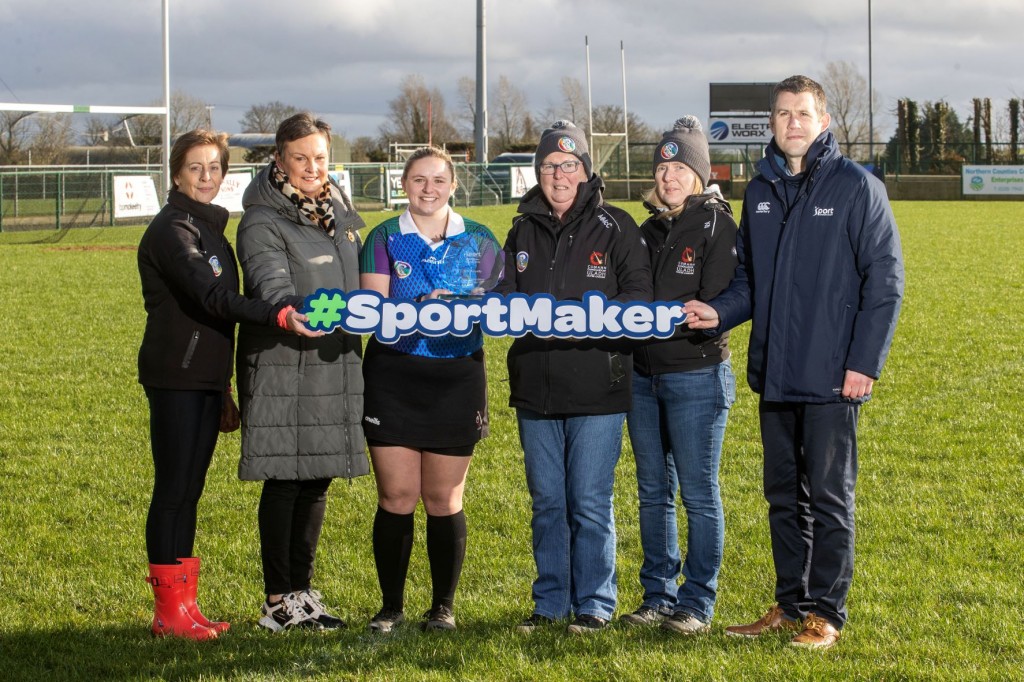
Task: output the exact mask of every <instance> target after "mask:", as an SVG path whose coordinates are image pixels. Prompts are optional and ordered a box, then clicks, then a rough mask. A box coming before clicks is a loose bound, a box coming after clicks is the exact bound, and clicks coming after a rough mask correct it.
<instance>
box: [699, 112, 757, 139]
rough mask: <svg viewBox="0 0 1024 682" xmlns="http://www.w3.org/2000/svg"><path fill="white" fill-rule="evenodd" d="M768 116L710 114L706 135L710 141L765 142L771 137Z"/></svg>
mask: <svg viewBox="0 0 1024 682" xmlns="http://www.w3.org/2000/svg"><path fill="white" fill-rule="evenodd" d="M770 120H771V119H770V117H768V116H728V117H722V116H712V117H711V118H710V119H709V120H708V137H709V138H711V141H712V142H735V143H737V144H740V143H758V144H767V143H768V140H770V139H772V131H771V130H770V129H769V127H768V125H769V121H770Z"/></svg>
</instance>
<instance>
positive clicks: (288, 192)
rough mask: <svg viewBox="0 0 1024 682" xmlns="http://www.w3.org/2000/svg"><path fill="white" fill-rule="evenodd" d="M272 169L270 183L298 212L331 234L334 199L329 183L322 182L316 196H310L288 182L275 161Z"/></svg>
mask: <svg viewBox="0 0 1024 682" xmlns="http://www.w3.org/2000/svg"><path fill="white" fill-rule="evenodd" d="M272 171H273V172H271V174H270V182H271V184H272V185H274V187H276V188H278V189H279V190H281V193H282V194H284V195H285V196H286V197H288V198H289V199H290V200H291V202H292V203H293V204H295V205H296V206H297V207H298V209H299V213H301V214H302V215H304V216H306V217H307V218H309V220H310V221H311V222H312V223H313V224H314V225H318V226H319V227H320V228H321V229H322V230H323V231H324V232H326V233H327V234H329V235H332V236H333V235H334V201H333V200H332V199H331V183H329V182H327V183H324V186H323V187H321V188H320V191H319V192H318V193H317V194H316V196H313V197H310V196H307V195H305V194H303V192H302V190H300V189H298V188H297V187H293V186H292V185H291V183H289V182H288V176H287V175H285V173H284V171H283V170H281V167H280V166H278V165H277V163H276V162H274V167H273V169H272Z"/></svg>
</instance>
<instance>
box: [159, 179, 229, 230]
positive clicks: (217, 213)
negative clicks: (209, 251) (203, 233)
mask: <svg viewBox="0 0 1024 682" xmlns="http://www.w3.org/2000/svg"><path fill="white" fill-rule="evenodd" d="M167 203H168V204H170V205H171V206H174V207H175V208H178V209H181V210H182V211H185V212H187V213H189V214H190V215H194V216H195V217H197V218H199V219H200V220H202V221H203V222H204V223H206V224H207V225H209V226H210V227H212V228H213V229H214V231H216V232H218V233H220V234H224V228H225V227H227V224H228V218H229V217H230V215H231V214H230V213H228V210H227V209H226V208H224V207H223V206H218V205H217V204H204V203H202V202H200V201H196V200H195V199H193V198H192V197H190V196H188V195H187V194H184V193H182V192H179V191H178V190H177V189H171V191H169V192H168V193H167Z"/></svg>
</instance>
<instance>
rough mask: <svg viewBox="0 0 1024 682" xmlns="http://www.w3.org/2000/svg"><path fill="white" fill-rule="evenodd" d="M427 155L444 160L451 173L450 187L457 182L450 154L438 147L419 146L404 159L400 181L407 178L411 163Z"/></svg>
mask: <svg viewBox="0 0 1024 682" xmlns="http://www.w3.org/2000/svg"><path fill="white" fill-rule="evenodd" d="M427 157H433V158H435V159H441V160H442V161H444V165H446V166H448V172H449V173H451V174H452V187H455V186H457V185H458V184H459V181H458V179H457V178H456V177H455V163H454V162H453V161H452V157H451V155H450V154H449V153H448V152H446V151H445V150H443V149H441V148H440V147H433V146H431V147H420V148H419V149H417V150H416V151H414V152H413V153H412V154H410V155H409V158H408V159H406V160H405V167H404V168H403V169H402V182H405V181H406V180H407V179H408V178H409V169H410V168H412V165H413V164H414V163H416V162H417V161H419V160H420V159H425V158H427Z"/></svg>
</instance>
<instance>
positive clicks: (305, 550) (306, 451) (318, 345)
mask: <svg viewBox="0 0 1024 682" xmlns="http://www.w3.org/2000/svg"><path fill="white" fill-rule="evenodd" d="M276 143H277V153H276V154H275V156H274V159H275V160H274V161H272V162H271V163H270V164H269V165H268V166H267V167H266V168H264V169H263V170H262V171H260V173H259V175H257V177H256V178H255V179H254V180H253V181H252V182H251V183H250V184H249V187H248V188H247V189H246V191H245V194H244V196H243V199H242V201H243V205H244V206H245V215H244V216H243V217H242V221H241V223H240V224H239V226H238V256H239V260H240V262H241V265H242V271H243V273H244V278H245V292H246V294H247V295H248V296H252V297H255V298H261V299H264V300H266V301H270V302H271V303H273V302H275V301H277V300H279V299H281V298H283V297H286V296H293V295H299V296H306V295H308V294H311V293H314V292H315V291H316V290H317V289H318V288H337V289H344V290H346V291H349V290H353V289H358V288H359V262H358V255H359V247H360V240H359V236H358V235H357V234H356V230H357V229H359V228H360V227H363V225H364V223H363V221H362V219H361V218H360V217H359V215H358V214H357V213H356V212H355V210H354V209H353V208H352V203H351V201H350V200H349V198H348V197H347V196H345V194H344V193H343V192H342V191H341V190H340V188H339V187H337V186H336V185H334V184H333V183H331V182H330V180H329V179H328V176H327V162H328V157H329V149H330V147H329V145H330V126H329V125H328V124H327V123H325V122H324V121H321V120H319V119H316V118H314V117H313V116H312V115H311V114H308V113H303V114H296V115H295V116H292V117H291V118H289V119H287V120H285V121H284V122H282V123H281V125H280V126H279V127H278V130H277V140H276ZM361 356H362V345H361V339H360V337H358V336H352V335H350V334H346V333H345V332H343V331H341V330H337V331H335V332H333V333H331V334H328V335H324V336H320V337H318V338H311V339H307V338H303V339H301V340H299V338H298V337H294V336H289V335H287V334H285V333H283V332H282V333H278V332H277V331H276V330H273V329H263V328H260V327H257V326H254V325H243V326H242V327H241V328H240V331H239V335H238V372H237V374H238V385H239V397H240V408H241V412H242V429H243V430H242V458H241V461H240V463H239V466H238V475H239V478H241V479H242V480H250V481H251V480H262V481H264V484H263V493H262V495H261V497H260V507H259V528H260V548H261V554H262V559H263V577H264V587H265V591H266V594H267V600H266V601H265V602H264V604H263V606H262V613H261V616H262V617H261V618H260V625H262V626H263V627H265V628H267V629H269V630H271V631H273V632H279V631H281V630H285V629H289V628H292V627H313V628H322V627H344V623H343V622H342V621H341V620H340V619H338V618H335V617H333V616H331V615H329V614H328V613H327V612H326V610H325V609H324V607H323V603H322V602H321V597H320V594H319V592H317V591H316V590H312V589H311V588H310V582H311V580H312V577H313V562H314V559H315V556H316V546H317V541H318V540H319V538H320V529H321V527H322V525H323V518H324V511H325V509H326V503H327V488H328V486H329V485H330V482H331V479H333V478H335V477H343V478H353V477H355V476H362V475H365V474H367V473H369V464H368V462H367V459H366V454H365V442H364V440H363V430H362V427H361V426H360V421H361V419H362V411H363V380H362V373H361V369H360V360H361Z"/></svg>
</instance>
